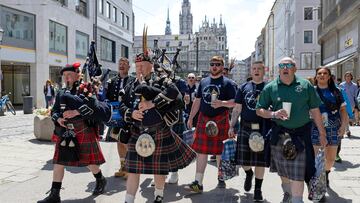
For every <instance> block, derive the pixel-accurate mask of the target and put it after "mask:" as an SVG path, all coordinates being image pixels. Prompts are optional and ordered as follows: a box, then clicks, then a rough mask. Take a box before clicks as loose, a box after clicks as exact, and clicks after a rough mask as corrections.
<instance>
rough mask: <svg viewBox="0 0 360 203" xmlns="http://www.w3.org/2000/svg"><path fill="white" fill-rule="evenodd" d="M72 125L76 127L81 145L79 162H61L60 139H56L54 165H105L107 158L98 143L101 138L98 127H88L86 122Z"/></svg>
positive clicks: (81, 121) (80, 121)
mask: <svg viewBox="0 0 360 203" xmlns="http://www.w3.org/2000/svg"><path fill="white" fill-rule="evenodd" d="M72 123H73V125H74V131H75V133H76V139H77V141H78V143H79V161H75V162H64V161H61V160H59V145H60V139H55V141H56V145H55V153H54V158H53V164H60V165H64V166H78V167H81V166H88V165H100V164H103V163H105V158H104V156H103V154H102V151H101V148H100V144H99V141H98V139H99V137H98V133H97V129H96V127H88V126H87V125H86V124H85V122H84V120H77V121H74V122H72Z"/></svg>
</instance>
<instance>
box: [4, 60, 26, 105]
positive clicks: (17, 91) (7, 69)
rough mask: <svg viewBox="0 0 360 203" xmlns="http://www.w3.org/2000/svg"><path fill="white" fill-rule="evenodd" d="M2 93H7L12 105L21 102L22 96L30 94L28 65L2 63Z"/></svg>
mask: <svg viewBox="0 0 360 203" xmlns="http://www.w3.org/2000/svg"><path fill="white" fill-rule="evenodd" d="M1 69H2V72H3V80H1V82H2V95H4V94H9V92H11V95H9V97H10V100H11V102H12V103H13V104H14V105H21V104H22V103H23V96H29V95H30V66H25V65H2V66H1Z"/></svg>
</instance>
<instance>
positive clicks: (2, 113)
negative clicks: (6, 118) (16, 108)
mask: <svg viewBox="0 0 360 203" xmlns="http://www.w3.org/2000/svg"><path fill="white" fill-rule="evenodd" d="M3 34H4V30H3V29H2V28H1V27H0V98H1V97H2V94H1V92H2V88H1V83H2V80H3V78H4V76H3V73H2V70H1V43H2V38H3ZM3 115H4V112H3V111H2V108H0V116H3Z"/></svg>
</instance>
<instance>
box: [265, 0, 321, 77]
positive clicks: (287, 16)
mask: <svg viewBox="0 0 360 203" xmlns="http://www.w3.org/2000/svg"><path fill="white" fill-rule="evenodd" d="M319 6H320V0H303V1H296V0H287V1H279V0H277V1H275V3H274V5H273V7H272V9H271V13H270V16H269V18H268V22H267V24H266V26H265V33H266V34H267V35H268V36H266V37H265V48H266V49H273V50H265V55H266V57H271V59H265V62H266V65H268V66H271V67H270V75H271V74H272V73H273V75H274V76H276V75H278V70H277V63H278V62H279V61H280V60H281V58H283V57H285V56H290V57H293V58H295V60H296V62H297V67H298V71H297V75H299V76H302V77H307V76H314V73H315V68H316V67H318V66H319V65H320V46H319V45H318V43H317V27H318V25H319V23H320V21H319V19H318V17H317V16H318V15H317V14H318V13H317V10H318V7H319ZM272 44H274V46H272ZM272 60H273V61H272ZM269 62H270V63H269Z"/></svg>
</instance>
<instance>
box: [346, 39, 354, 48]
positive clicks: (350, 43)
mask: <svg viewBox="0 0 360 203" xmlns="http://www.w3.org/2000/svg"><path fill="white" fill-rule="evenodd" d="M352 45H353V39H352V38H348V39H347V40H345V48H348V47H351V46H352Z"/></svg>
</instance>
